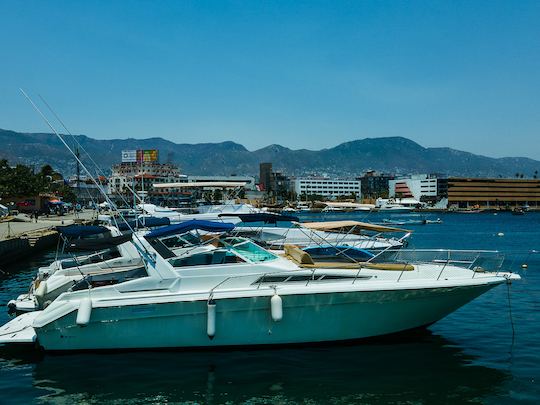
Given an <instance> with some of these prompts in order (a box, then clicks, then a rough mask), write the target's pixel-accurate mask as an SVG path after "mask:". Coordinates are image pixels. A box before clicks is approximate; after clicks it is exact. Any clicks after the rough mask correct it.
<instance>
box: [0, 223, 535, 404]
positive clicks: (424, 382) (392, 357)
mask: <svg viewBox="0 0 540 405" xmlns="http://www.w3.org/2000/svg"><path fill="white" fill-rule="evenodd" d="M415 216H416V217H418V214H411V215H408V216H407V218H415ZM437 216H439V217H440V218H441V219H442V220H443V221H444V223H443V224H437V225H423V226H416V227H414V228H415V230H416V231H415V234H414V235H413V237H412V238H411V247H415V248H442V247H444V248H452V249H497V250H502V251H505V252H508V253H510V254H509V255H508V260H507V261H506V266H511V267H512V268H513V269H519V268H520V266H521V265H522V264H523V263H527V264H528V266H529V267H528V269H527V270H522V271H521V272H520V273H521V275H522V276H523V280H522V281H521V282H516V283H514V284H512V286H511V289H510V293H511V304H512V318H513V323H514V328H515V335H514V336H512V328H511V323H510V317H509V310H508V290H507V287H506V286H504V285H503V286H499V287H497V288H495V289H493V290H491V291H489V292H488V293H486V294H485V295H483V296H481V297H480V298H478V299H476V300H475V301H473V302H472V303H470V304H468V305H466V306H464V307H463V308H461V309H460V310H458V311H456V312H455V313H453V314H451V315H450V316H448V317H446V318H445V319H443V320H441V321H440V322H438V323H436V324H435V325H433V326H431V327H430V328H429V329H428V330H427V331H425V332H423V333H417V334H413V335H407V336H399V337H397V338H392V339H383V340H381V339H378V340H374V341H368V342H363V343H355V344H349V345H345V346H344V345H326V346H319V347H307V348H281V349H273V350H266V349H265V350H262V349H259V350H235V351H196V352H193V351H192V352H182V351H176V352H136V353H109V354H76V355H45V356H43V355H24V354H14V353H5V352H0V403H2V404H3V403H9V404H17V403H20V404H28V403H32V402H35V403H36V402H37V403H74V402H77V403H79V402H83V403H89V404H93V403H100V404H101V403H112V404H125V403H187V404H194V403H204V404H236V403H242V404H268V403H270V404H296V403H300V404H351V403H354V404H356V403H362V404H364V403H399V404H403V403H463V402H472V403H508V402H515V403H539V402H540V311H539V310H540V304H539V302H540V254H532V255H531V254H528V253H527V252H530V251H531V250H534V249H535V250H538V251H540V214H533V213H528V214H526V215H524V216H512V215H510V214H502V213H501V214H499V215H496V216H495V215H493V214H479V215H476V214H467V215H460V214H447V215H444V214H440V215H436V216H434V217H437ZM384 217H389V216H388V215H386V216H384ZM403 217H404V216H403V215H400V216H394V218H403ZM309 218H310V219H312V220H318V219H322V218H324V219H326V220H334V219H369V220H373V221H377V220H381V219H382V218H383V216H381V215H380V214H376V215H374V214H370V215H369V216H368V217H367V218H366V217H365V214H361V215H359V214H332V215H330V214H328V215H325V216H324V217H323V216H321V215H311V216H310V217H309ZM432 218H433V216H432ZM499 232H503V233H504V236H503V237H500V236H497V234H498V233H499ZM53 259H54V253H51V252H49V253H47V254H44V255H42V256H41V257H37V258H35V259H33V260H32V261H29V262H25V263H18V264H16V265H14V266H12V267H11V268H9V269H7V270H9V274H7V275H4V276H1V278H0V304H2V305H5V304H6V303H7V301H8V300H9V299H11V298H13V297H15V296H16V295H18V294H20V293H22V292H24V291H25V290H26V289H27V288H28V285H29V282H30V280H31V278H32V277H33V275H34V273H35V270H36V268H37V267H38V266H40V265H45V264H48V263H49V262H50V261H51V260H53ZM5 270H6V269H5ZM5 309H6V308H5V306H4V307H3V308H0V323H1V324H3V323H4V322H6V321H7V320H8V319H9V318H8V315H7V311H5Z"/></svg>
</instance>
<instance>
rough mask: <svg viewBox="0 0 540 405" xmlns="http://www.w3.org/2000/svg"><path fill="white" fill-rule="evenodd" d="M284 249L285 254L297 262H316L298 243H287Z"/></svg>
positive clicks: (311, 263) (308, 263)
mask: <svg viewBox="0 0 540 405" xmlns="http://www.w3.org/2000/svg"><path fill="white" fill-rule="evenodd" d="M283 249H284V250H285V256H287V257H289V258H291V259H292V260H293V261H294V262H296V263H297V264H306V265H313V264H315V262H314V261H313V258H312V257H311V255H310V254H309V253H308V252H304V251H303V250H302V249H300V248H299V247H298V246H296V245H289V244H285V245H284V246H283Z"/></svg>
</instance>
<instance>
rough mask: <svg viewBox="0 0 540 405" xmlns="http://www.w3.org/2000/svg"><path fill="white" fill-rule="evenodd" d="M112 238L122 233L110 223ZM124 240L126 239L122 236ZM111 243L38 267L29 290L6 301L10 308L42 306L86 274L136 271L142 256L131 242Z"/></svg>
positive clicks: (20, 309)
mask: <svg viewBox="0 0 540 405" xmlns="http://www.w3.org/2000/svg"><path fill="white" fill-rule="evenodd" d="M106 228H108V229H109V231H110V233H111V234H112V235H113V239H114V238H115V237H117V238H118V239H120V238H121V236H122V234H121V232H120V231H119V230H118V229H117V228H115V227H112V226H108V227H106ZM122 240H125V238H122ZM114 243H115V242H114V241H113V242H111V246H110V247H108V248H107V249H103V250H101V251H99V252H96V253H92V254H89V255H82V256H73V257H71V258H64V259H60V260H55V261H53V262H52V263H51V264H50V265H49V266H46V267H40V268H39V269H38V272H37V275H36V277H35V278H34V280H33V281H32V283H31V285H30V288H29V291H28V293H26V294H22V295H20V296H18V297H17V299H14V300H11V301H10V302H9V303H8V308H9V309H10V311H15V312H30V311H35V310H37V309H40V308H43V307H44V306H45V305H47V304H48V303H50V302H52V301H53V300H55V299H56V297H58V296H59V295H60V294H62V293H63V292H66V291H67V290H68V289H69V288H70V287H71V286H73V285H74V284H75V283H76V282H77V281H79V280H81V279H83V278H84V277H86V276H87V275H91V274H101V273H116V274H117V275H118V274H122V273H125V272H127V273H132V272H135V274H136V273H137V271H138V269H139V268H140V267H141V266H142V265H143V262H142V259H141V256H140V254H139V252H138V251H137V249H136V247H135V245H134V244H133V243H132V242H131V241H125V242H123V243H121V244H118V245H114Z"/></svg>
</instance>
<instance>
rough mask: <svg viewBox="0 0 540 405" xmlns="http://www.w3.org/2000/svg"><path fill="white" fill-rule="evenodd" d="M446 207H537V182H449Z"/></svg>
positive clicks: (539, 200) (539, 187)
mask: <svg viewBox="0 0 540 405" xmlns="http://www.w3.org/2000/svg"><path fill="white" fill-rule="evenodd" d="M448 205H449V207H455V208H469V207H479V208H488V209H489V208H494V209H498V208H506V207H520V206H529V207H530V208H534V209H537V208H538V207H539V206H540V180H536V179H535V180H526V179H486V178H449V179H448Z"/></svg>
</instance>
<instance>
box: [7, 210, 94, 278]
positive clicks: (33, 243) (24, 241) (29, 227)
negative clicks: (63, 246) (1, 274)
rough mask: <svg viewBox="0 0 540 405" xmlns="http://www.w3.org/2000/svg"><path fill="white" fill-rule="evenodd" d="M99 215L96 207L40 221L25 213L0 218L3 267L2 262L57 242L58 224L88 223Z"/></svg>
mask: <svg viewBox="0 0 540 405" xmlns="http://www.w3.org/2000/svg"><path fill="white" fill-rule="evenodd" d="M96 218H97V213H96V212H95V211H93V210H83V211H81V212H77V213H70V214H67V215H62V216H56V215H49V216H43V217H41V218H39V219H38V220H37V222H36V221H35V219H31V218H30V217H29V216H28V215H24V214H22V215H18V216H16V217H11V218H7V219H4V220H2V221H0V269H1V266H3V265H6V264H9V263H13V262H15V261H17V260H20V259H22V258H28V257H30V256H32V255H34V254H36V253H38V252H40V251H43V250H45V249H49V248H51V247H53V246H55V245H56V243H57V241H58V232H57V231H56V230H55V229H56V227H57V226H64V225H71V224H89V223H92V222H94V221H95V220H96Z"/></svg>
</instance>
